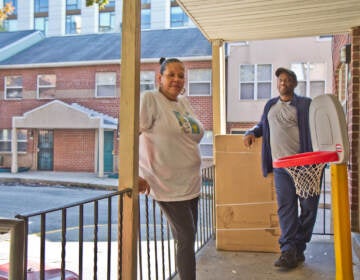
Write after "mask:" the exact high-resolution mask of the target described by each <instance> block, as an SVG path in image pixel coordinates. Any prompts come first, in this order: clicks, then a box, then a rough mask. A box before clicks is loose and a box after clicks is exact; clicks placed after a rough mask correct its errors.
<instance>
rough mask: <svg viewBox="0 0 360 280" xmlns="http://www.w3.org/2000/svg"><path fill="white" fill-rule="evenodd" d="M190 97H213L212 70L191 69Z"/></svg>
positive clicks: (189, 73)
mask: <svg viewBox="0 0 360 280" xmlns="http://www.w3.org/2000/svg"><path fill="white" fill-rule="evenodd" d="M188 76H189V95H191V96H209V95H211V69H190V70H189V72H188Z"/></svg>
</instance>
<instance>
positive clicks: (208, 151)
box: [200, 130, 213, 158]
mask: <svg viewBox="0 0 360 280" xmlns="http://www.w3.org/2000/svg"><path fill="white" fill-rule="evenodd" d="M200 153H201V157H202V158H212V157H213V132H212V131H211V130H206V131H205V132H204V137H203V138H202V139H201V141H200Z"/></svg>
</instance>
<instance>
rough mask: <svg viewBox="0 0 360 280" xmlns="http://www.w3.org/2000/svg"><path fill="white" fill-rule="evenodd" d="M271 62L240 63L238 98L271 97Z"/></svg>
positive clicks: (255, 98)
mask: <svg viewBox="0 0 360 280" xmlns="http://www.w3.org/2000/svg"><path fill="white" fill-rule="evenodd" d="M271 69H272V67H271V64H242V65H240V87H239V88H240V100H258V99H268V98H270V97H271V82H272V79H271Z"/></svg>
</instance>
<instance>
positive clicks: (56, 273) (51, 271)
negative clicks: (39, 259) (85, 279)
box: [0, 263, 79, 280]
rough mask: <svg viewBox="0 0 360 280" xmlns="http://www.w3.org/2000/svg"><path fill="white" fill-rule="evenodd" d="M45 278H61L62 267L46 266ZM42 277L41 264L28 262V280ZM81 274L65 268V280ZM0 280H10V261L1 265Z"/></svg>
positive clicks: (53, 279)
mask: <svg viewBox="0 0 360 280" xmlns="http://www.w3.org/2000/svg"><path fill="white" fill-rule="evenodd" d="M44 276H45V279H46V280H58V279H61V269H60V268H50V267H46V268H45V275H44ZM38 279H40V264H37V263H31V264H28V270H27V280H38ZM78 279H79V275H77V274H76V273H74V272H72V271H70V270H65V280H78ZM0 280H9V263H5V264H1V265H0Z"/></svg>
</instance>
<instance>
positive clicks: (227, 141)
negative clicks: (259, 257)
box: [215, 135, 280, 252]
mask: <svg viewBox="0 0 360 280" xmlns="http://www.w3.org/2000/svg"><path fill="white" fill-rule="evenodd" d="M215 147H216V151H215V154H216V158H215V166H216V168H215V170H216V173H215V180H216V181H215V182H216V184H215V186H216V189H215V205H216V215H215V216H216V247H217V249H219V250H231V251H258V252H279V245H278V239H279V236H280V227H279V222H278V217H277V204H276V194H275V187H274V183H273V177H272V174H270V175H269V176H268V177H266V178H264V177H263V175H262V172H261V139H256V142H255V144H254V145H253V146H252V147H251V148H250V149H249V148H246V147H245V146H244V144H243V136H242V135H218V136H216V137H215Z"/></svg>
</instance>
